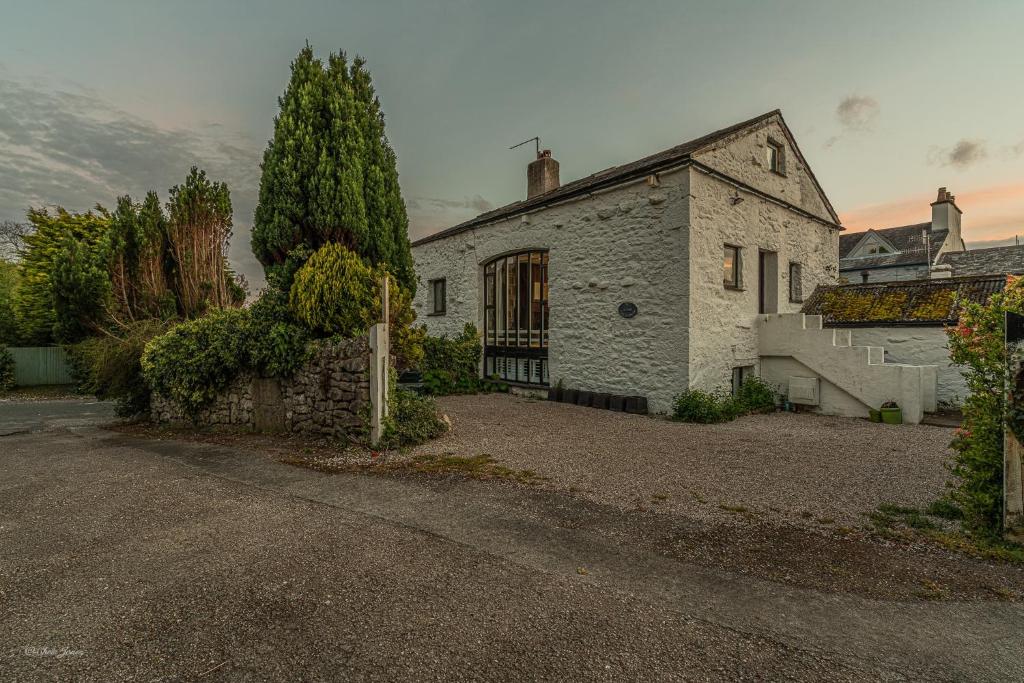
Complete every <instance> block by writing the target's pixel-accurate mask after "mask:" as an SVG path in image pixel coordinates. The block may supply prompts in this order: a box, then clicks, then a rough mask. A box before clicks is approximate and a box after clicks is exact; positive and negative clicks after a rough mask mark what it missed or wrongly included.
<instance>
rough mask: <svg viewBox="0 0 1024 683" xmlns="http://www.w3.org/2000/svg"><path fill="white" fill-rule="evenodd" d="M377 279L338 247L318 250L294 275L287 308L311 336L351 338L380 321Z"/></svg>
mask: <svg viewBox="0 0 1024 683" xmlns="http://www.w3.org/2000/svg"><path fill="white" fill-rule="evenodd" d="M379 289H380V286H379V275H378V273H376V272H375V271H374V269H372V268H370V267H369V266H368V265H366V264H365V263H364V262H363V260H362V259H361V258H359V256H357V255H356V254H355V252H352V251H350V250H349V249H346V248H345V247H343V246H342V245H340V244H333V243H332V244H327V245H325V246H323V247H321V248H320V249H318V250H317V251H316V252H314V254H313V255H312V256H310V257H309V260H308V261H306V263H305V264H304V265H303V266H302V268H300V269H299V271H298V272H297V273H296V274H295V281H294V282H293V284H292V289H291V295H290V298H289V304H290V307H291V311H292V315H294V316H295V319H296V320H298V321H299V322H301V323H302V324H303V325H305V326H306V327H307V328H309V329H310V330H312V331H313V332H314V333H321V334H326V335H341V336H343V337H354V336H356V335H359V334H364V333H365V332H366V331H367V330H368V329H369V328H370V326H371V325H373V324H374V323H375V322H377V321H378V320H379V319H380V315H381V302H380V293H379Z"/></svg>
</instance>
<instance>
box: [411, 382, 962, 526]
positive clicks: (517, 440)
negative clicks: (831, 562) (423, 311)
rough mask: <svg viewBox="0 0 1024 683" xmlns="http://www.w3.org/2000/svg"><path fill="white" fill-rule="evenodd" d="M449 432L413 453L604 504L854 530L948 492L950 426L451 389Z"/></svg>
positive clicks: (446, 404)
mask: <svg viewBox="0 0 1024 683" xmlns="http://www.w3.org/2000/svg"><path fill="white" fill-rule="evenodd" d="M439 405H440V407H441V409H442V410H444V411H445V412H446V413H447V414H448V415H449V417H450V418H451V420H452V423H453V429H452V431H451V433H449V434H448V435H446V436H444V437H442V438H441V439H438V440H436V441H433V442H431V443H429V444H425V445H423V446H421V447H419V448H418V449H417V451H416V452H417V453H454V454H457V455H462V456H471V455H481V454H487V455H490V456H492V457H494V458H496V459H497V460H499V461H500V462H502V463H503V464H505V465H507V466H509V467H512V468H515V469H525V470H533V471H535V472H537V474H539V475H540V476H542V477H545V478H547V481H546V482H545V483H544V485H545V486H554V487H558V488H569V489H570V490H573V491H577V492H579V493H581V494H582V495H584V496H586V497H588V498H590V499H592V500H595V501H598V502H602V503H613V504H616V505H619V506H622V507H626V508H636V507H649V508H658V509H666V510H671V511H673V512H677V513H683V514H686V515H688V516H692V517H698V518H707V519H722V518H733V519H735V518H737V516H739V515H742V516H746V517H750V516H757V517H759V518H764V519H771V518H777V519H778V520H779V521H787V522H797V523H809V524H815V525H821V524H826V525H831V524H836V525H849V524H859V523H862V522H863V521H864V517H863V513H865V512H870V511H872V510H874V509H876V508H877V507H878V505H879V504H882V503H894V504H900V505H909V506H920V505H926V504H928V503H929V502H931V501H933V500H935V499H936V498H938V497H939V496H941V495H942V494H943V492H944V491H945V482H946V480H947V478H948V473H947V472H946V470H945V468H944V467H943V464H944V463H945V462H946V461H947V459H948V458H949V455H950V452H949V450H948V444H949V442H950V440H951V438H952V434H953V430H952V429H949V428H944V427H931V426H921V425H915V426H910V425H901V426H890V425H882V424H874V423H871V422H868V421H866V420H857V419H849V418H838V417H821V416H817V415H808V414H793V413H775V414H771V415H753V416H748V417H743V418H740V419H738V420H736V421H734V422H729V423H726V424H718V425H695V424H684V423H678V422H671V421H669V420H666V419H663V418H655V417H646V416H638V415H627V414H624V413H613V412H610V411H607V410H595V409H593V408H582V407H579V406H573V405H567V404H564V403H551V402H547V401H539V400H534V399H527V398H521V397H516V396H509V395H504V394H492V395H477V396H450V397H446V398H443V399H440V400H439Z"/></svg>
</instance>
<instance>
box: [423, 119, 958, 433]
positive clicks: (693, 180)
mask: <svg viewBox="0 0 1024 683" xmlns="http://www.w3.org/2000/svg"><path fill="white" fill-rule="evenodd" d="M951 203H952V200H951V199H950V204H951ZM841 230H842V228H841V227H840V225H839V221H838V218H837V216H836V213H835V211H834V210H833V208H832V205H831V204H830V203H829V200H828V198H827V197H826V195H825V193H824V191H823V190H822V188H821V186H820V185H819V184H818V181H817V180H816V179H815V177H814V174H813V173H812V172H811V169H810V167H809V166H808V164H807V161H806V159H805V158H804V156H803V154H802V153H801V152H800V149H799V147H798V146H797V143H796V140H795V139H794V137H793V134H792V132H791V131H790V129H789V127H788V126H787V125H786V123H785V121H784V120H783V117H782V114H781V113H780V112H779V111H777V110H776V111H772V112H769V113H767V114H764V115H762V116H758V117H757V118H754V119H750V120H749V121H744V122H742V123H739V124H736V125H734V126H730V127H728V128H725V129H722V130H719V131H717V132H714V133H711V134H709V135H705V136H704V137H700V138H697V139H695V140H691V141H689V142H686V143H683V144H681V145H678V146H676V147H673V148H671V149H668V150H665V151H662V152H659V153H657V154H653V155H651V156H647V157H644V158H642V159H639V160H638V161H634V162H631V163H626V164H623V165H620V166H615V167H612V168H609V169H606V170H603V171H600V172H598V173H595V174H593V175H590V176H587V177H585V178H582V179H580V180H576V181H573V182H570V183H566V184H561V183H560V179H559V165H558V162H557V161H556V160H555V159H554V158H552V156H551V153H550V152H549V151H547V150H543V151H542V150H538V154H537V158H536V160H534V161H533V162H531V163H530V164H529V167H528V169H527V195H526V199H525V200H522V201H518V202H515V203H512V204H509V205H507V206H503V207H501V208H498V209H495V210H493V211H490V212H488V213H485V214H482V215H480V216H478V217H476V218H474V219H472V220H469V221H467V222H465V223H462V224H460V225H456V226H454V227H452V228H449V229H447V230H443V231H441V232H439V233H436V234H434V235H431V236H429V237H425V238H423V239H420V240H418V241H416V242H414V243H413V257H414V260H415V264H416V271H417V275H418V277H419V278H420V281H421V286H420V287H419V289H418V291H417V294H416V300H415V302H414V305H415V307H416V310H417V313H418V315H419V319H420V320H423V321H425V323H426V327H427V329H428V332H429V333H430V334H434V335H439V334H448V335H455V334H457V333H458V332H459V331H461V330H462V328H463V326H464V324H465V323H467V322H470V323H474V324H475V325H476V326H477V327H478V328H479V329H480V330H481V332H482V338H483V345H484V358H483V367H482V368H481V371H482V373H483V374H484V375H486V376H493V375H497V376H499V377H501V378H502V379H504V380H507V381H509V382H512V383H515V384H521V385H524V386H527V387H543V386H547V385H553V384H556V383H562V385H563V386H565V387H566V388H577V389H581V390H584V391H593V392H608V393H613V394H622V395H637V396H643V397H645V398H647V399H648V401H649V406H650V408H651V410H653V411H655V412H664V411H667V410H669V408H670V405H671V401H672V397H673V396H674V395H675V394H677V393H679V392H680V391H682V390H684V389H687V388H700V389H705V390H724V391H727V390H729V389H730V387H734V386H736V385H737V384H738V383H740V382H742V380H743V379H745V378H746V377H748V376H750V375H753V374H756V373H758V372H759V368H758V366H759V347H758V320H759V318H761V317H763V316H759V314H776V313H789V314H796V313H798V312H799V311H800V308H801V306H802V305H803V302H804V296H805V293H810V292H813V291H814V290H815V289H816V288H817V287H818V286H819V285H830V284H833V283H834V282H835V280H836V278H837V275H838V268H837V254H838V249H839V232H840V231H841ZM864 414H866V408H865V409H864Z"/></svg>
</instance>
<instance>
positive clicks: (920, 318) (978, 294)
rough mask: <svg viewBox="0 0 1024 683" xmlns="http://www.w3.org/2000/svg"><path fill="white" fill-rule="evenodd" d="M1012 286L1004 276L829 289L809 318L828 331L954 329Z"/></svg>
mask: <svg viewBox="0 0 1024 683" xmlns="http://www.w3.org/2000/svg"><path fill="white" fill-rule="evenodd" d="M1005 284H1006V277H1005V276H1002V275H997V276H992V275H986V276H970V277H954V278H943V279H936V280H907V281H905V282H877V283H868V284H853V285H827V286H821V287H818V288H817V289H815V290H814V293H813V294H812V295H811V297H810V298H809V299H808V300H807V301H806V302H805V303H804V306H803V309H801V310H802V311H803V312H804V313H808V314H810V315H820V316H822V317H823V319H824V323H825V325H831V326H842V325H860V326H866V325H883V326H890V325H952V324H955V323H956V321H957V318H958V317H959V314H958V308H959V305H960V304H962V303H964V302H967V301H972V302H975V303H985V302H987V301H988V298H989V297H990V296H992V295H993V294H995V293H996V292H1001V291H1002V290H1003V287H1004V286H1005Z"/></svg>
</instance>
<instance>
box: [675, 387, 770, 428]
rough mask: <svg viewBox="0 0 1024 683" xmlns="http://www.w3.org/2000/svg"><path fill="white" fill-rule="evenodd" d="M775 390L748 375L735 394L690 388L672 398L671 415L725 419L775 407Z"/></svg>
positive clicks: (705, 421) (704, 420)
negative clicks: (729, 394) (728, 394)
mask: <svg viewBox="0 0 1024 683" xmlns="http://www.w3.org/2000/svg"><path fill="white" fill-rule="evenodd" d="M775 406H776V394H775V390H774V389H772V387H771V385H769V384H768V383H767V382H765V381H764V380H763V379H761V378H760V377H750V378H748V379H746V380H744V381H743V384H742V385H740V388H739V391H737V392H736V396H727V395H725V394H720V393H718V394H714V393H709V392H706V391H701V390H700V389H690V390H687V391H684V392H683V393H681V394H679V395H678V396H676V397H675V399H674V400H673V406H672V417H673V419H676V420H680V421H682V422H698V423H702V424H712V423H715V422H728V421H730V420H735V419H736V418H737V417H740V416H741V415H749V414H751V413H765V412H771V411H772V410H775Z"/></svg>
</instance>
